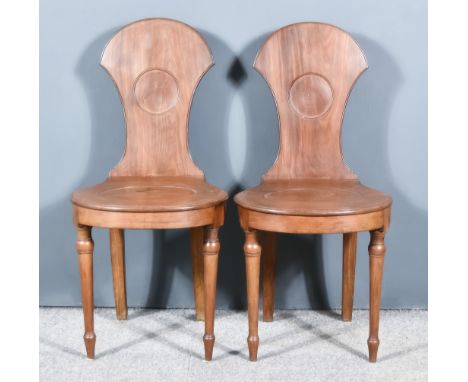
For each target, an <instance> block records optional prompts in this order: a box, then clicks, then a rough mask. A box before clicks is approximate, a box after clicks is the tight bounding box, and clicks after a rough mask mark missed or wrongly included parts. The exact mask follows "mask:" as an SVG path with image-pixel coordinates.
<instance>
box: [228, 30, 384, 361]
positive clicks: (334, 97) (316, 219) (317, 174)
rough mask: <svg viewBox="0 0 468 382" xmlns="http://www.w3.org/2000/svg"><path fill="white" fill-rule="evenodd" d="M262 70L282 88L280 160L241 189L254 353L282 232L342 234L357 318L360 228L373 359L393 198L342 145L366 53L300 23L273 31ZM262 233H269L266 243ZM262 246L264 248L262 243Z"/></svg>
mask: <svg viewBox="0 0 468 382" xmlns="http://www.w3.org/2000/svg"><path fill="white" fill-rule="evenodd" d="M254 68H255V69H256V70H257V71H258V72H259V73H260V74H261V75H262V76H263V77H264V78H265V80H266V81H267V83H268V85H269V86H270V89H271V91H272V93H273V96H274V99H275V102H276V107H277V110H278V119H279V125H280V146H279V150H278V156H277V158H276V161H275V163H274V164H273V165H272V167H271V168H270V169H269V170H268V171H267V173H266V174H265V175H264V176H263V178H262V182H261V184H260V185H259V186H257V187H255V188H252V189H249V190H246V191H243V192H241V193H239V194H237V195H236V197H235V201H236V203H237V205H238V211H239V218H240V224H241V226H242V228H243V229H244V231H245V245H244V252H245V261H246V272H247V297H248V319H249V334H248V338H247V343H248V347H249V356H250V360H252V361H255V360H256V359H257V352H258V345H259V336H258V300H259V288H260V285H259V284H260V282H259V279H260V268H261V264H260V262H261V260H260V258H261V259H262V263H263V266H262V268H263V273H264V277H263V319H264V321H271V320H272V319H273V308H274V280H275V262H276V260H275V258H276V233H295V234H327V233H342V234H343V280H342V281H343V283H342V319H343V320H344V321H351V318H352V309H353V296H354V277H355V264H356V244H357V232H359V231H369V232H370V235H371V240H370V244H369V255H370V256H369V260H370V331H369V339H368V341H367V342H368V347H369V360H370V361H371V362H375V361H376V359H377V349H378V346H379V338H378V329H379V309H380V296H381V287H382V273H383V260H384V255H385V244H384V236H385V232H386V231H387V229H388V227H389V224H390V208H391V198H390V197H388V196H387V195H385V194H383V193H380V192H378V191H376V190H372V189H369V188H367V187H364V186H363V185H362V184H361V183H360V182H359V180H358V179H357V176H356V175H355V174H354V173H353V172H352V171H351V170H350V169H349V168H348V167H347V166H346V164H345V163H344V161H343V156H342V150H341V127H342V120H343V114H344V109H345V107H346V103H347V100H348V97H349V94H350V92H351V89H352V87H353V85H354V83H355V81H356V80H357V79H358V78H359V76H360V75H361V74H362V72H363V71H364V70H365V69H367V62H366V59H365V57H364V54H363V52H362V51H361V49H360V48H359V46H358V45H357V44H356V42H355V41H354V40H353V39H352V38H351V36H350V35H349V34H347V33H346V32H345V31H343V30H341V29H339V28H336V27H334V26H332V25H328V24H323V23H298V24H292V25H289V26H286V27H284V28H281V29H280V30H278V31H276V32H274V33H273V34H272V35H271V36H270V37H269V38H268V39H267V40H266V42H265V43H264V45H263V46H262V48H261V49H260V50H259V53H258V55H257V58H256V60H255V63H254ZM258 231H263V232H264V238H263V240H261V241H260V240H259V238H258V235H257V233H258ZM262 246H263V248H262Z"/></svg>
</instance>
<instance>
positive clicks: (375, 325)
mask: <svg viewBox="0 0 468 382" xmlns="http://www.w3.org/2000/svg"><path fill="white" fill-rule="evenodd" d="M370 234H371V240H370V244H369V270H370V290H369V292H370V293H369V294H370V310H369V339H368V340H367V346H368V347H369V361H370V362H376V361H377V350H378V348H379V343H380V341H379V313H380V296H381V290H382V275H383V266H384V256H385V242H384V238H385V232H384V231H383V230H376V231H371V232H370Z"/></svg>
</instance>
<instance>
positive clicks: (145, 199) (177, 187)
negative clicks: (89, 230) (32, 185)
mask: <svg viewBox="0 0 468 382" xmlns="http://www.w3.org/2000/svg"><path fill="white" fill-rule="evenodd" d="M226 198H227V194H226V192H224V191H222V190H220V189H218V188H216V187H214V186H212V185H210V184H208V183H206V182H205V181H204V180H203V179H200V178H190V177H167V176H166V177H162V176H158V177H157V176H152V177H129V176H128V177H127V176H126V177H116V178H110V179H107V180H106V181H105V182H103V183H100V184H98V185H96V186H93V187H89V188H85V189H82V190H79V191H76V192H75V193H73V196H72V201H73V203H74V204H75V205H78V206H81V207H85V208H92V209H97V210H103V211H121V212H167V211H188V210H197V209H201V208H206V207H213V206H216V205H218V204H220V203H222V202H224V201H225V200H226Z"/></svg>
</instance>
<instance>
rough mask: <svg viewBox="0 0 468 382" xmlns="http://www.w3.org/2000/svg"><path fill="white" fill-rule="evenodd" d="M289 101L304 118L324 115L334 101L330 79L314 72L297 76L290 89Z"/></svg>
mask: <svg viewBox="0 0 468 382" xmlns="http://www.w3.org/2000/svg"><path fill="white" fill-rule="evenodd" d="M289 103H290V105H291V106H292V108H293V110H294V111H295V112H296V113H297V114H299V115H300V116H301V117H304V118H318V117H321V116H322V115H324V114H325V113H326V112H327V111H328V110H329V109H330V107H331V105H332V103H333V90H332V88H331V86H330V84H329V83H328V81H327V80H326V79H325V78H324V77H322V76H320V75H318V74H313V73H308V74H304V75H303V76H301V77H299V78H297V79H296V80H295V81H294V82H293V84H292V85H291V88H290V89H289Z"/></svg>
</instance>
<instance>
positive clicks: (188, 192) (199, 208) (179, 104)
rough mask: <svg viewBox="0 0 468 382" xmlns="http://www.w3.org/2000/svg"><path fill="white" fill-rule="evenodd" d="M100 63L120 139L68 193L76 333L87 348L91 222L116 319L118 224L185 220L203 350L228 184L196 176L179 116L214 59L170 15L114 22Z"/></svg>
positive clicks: (208, 340)
mask: <svg viewBox="0 0 468 382" xmlns="http://www.w3.org/2000/svg"><path fill="white" fill-rule="evenodd" d="M101 65H102V66H103V67H104V68H105V69H106V70H107V72H108V73H109V75H110V76H111V77H112V79H113V80H114V83H115V85H116V87H117V89H118V91H119V93H120V97H121V100H122V104H123V107H124V110H125V124H126V131H127V142H126V149H125V154H124V156H123V158H122V160H121V161H120V163H119V164H118V165H117V166H116V167H115V168H114V169H112V171H111V172H110V175H109V177H108V179H107V180H105V181H104V182H103V183H100V184H98V185H96V186H93V187H89V188H86V189H82V190H78V191H75V192H74V193H73V195H72V203H73V219H74V222H75V224H76V227H77V242H76V246H77V250H78V255H79V256H78V257H79V265H80V278H81V290H82V301H83V314H84V321H85V335H84V342H85V346H86V353H87V356H88V358H94V349H95V341H96V336H95V333H94V319H93V315H94V313H93V310H94V305H93V304H94V303H93V248H94V243H93V240H92V237H91V229H92V227H104V228H109V232H110V255H111V260H112V275H113V283H114V297H115V304H116V310H117V318H118V319H126V318H127V299H126V290H125V249H124V229H166V228H190V237H191V255H192V270H193V285H194V296H195V309H196V318H197V319H199V320H203V319H204V320H205V335H204V336H203V340H204V345H205V359H207V360H210V359H211V357H212V353H213V346H214V339H215V338H214V331H213V328H214V309H215V297H216V276H217V267H218V253H219V248H220V245H219V241H218V230H219V228H220V227H221V226H222V225H223V223H224V211H225V201H226V199H227V194H226V193H225V192H224V191H223V190H220V189H218V188H216V187H214V186H212V185H210V184H208V183H206V182H205V180H204V175H203V172H202V171H201V170H200V169H199V168H198V167H197V166H196V165H195V163H194V162H193V161H192V159H191V156H190V153H189V150H188V139H187V136H188V117H189V111H190V105H191V102H192V97H193V94H194V92H195V89H196V87H197V85H198V82H199V81H200V79H201V78H202V77H203V75H204V74H205V73H206V71H207V70H208V69H209V68H210V67H211V66H212V65H213V60H212V56H211V52H210V50H209V48H208V46H207V45H206V43H205V41H204V40H203V38H202V37H201V35H200V34H199V33H198V32H197V31H195V30H194V29H193V28H191V27H189V26H188V25H186V24H183V23H180V22H177V21H174V20H169V19H146V20H141V21H137V22H135V23H132V24H129V25H127V26H125V27H124V28H123V29H121V30H120V31H119V32H118V33H117V34H115V35H114V37H113V38H112V39H111V40H110V41H109V43H108V44H107V46H106V48H105V50H104V52H103V55H102V60H101Z"/></svg>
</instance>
